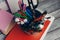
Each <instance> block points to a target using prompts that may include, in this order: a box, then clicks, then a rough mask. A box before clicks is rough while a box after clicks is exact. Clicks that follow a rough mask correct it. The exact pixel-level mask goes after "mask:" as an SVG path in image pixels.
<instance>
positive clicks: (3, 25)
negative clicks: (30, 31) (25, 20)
mask: <svg viewBox="0 0 60 40" xmlns="http://www.w3.org/2000/svg"><path fill="white" fill-rule="evenodd" d="M12 19H13V15H12V14H10V13H9V12H7V11H5V10H0V30H1V31H2V32H4V31H5V30H6V29H7V27H9V25H10V23H11V21H12Z"/></svg>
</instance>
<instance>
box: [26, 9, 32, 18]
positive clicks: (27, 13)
mask: <svg viewBox="0 0 60 40" xmlns="http://www.w3.org/2000/svg"><path fill="white" fill-rule="evenodd" d="M26 15H27V16H28V17H29V18H30V19H32V16H31V15H30V14H29V12H28V11H27V10H26Z"/></svg>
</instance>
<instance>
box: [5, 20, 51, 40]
mask: <svg viewBox="0 0 60 40" xmlns="http://www.w3.org/2000/svg"><path fill="white" fill-rule="evenodd" d="M49 23H50V21H48V20H47V21H46V22H45V26H44V28H43V29H42V31H41V32H39V33H35V34H33V35H28V34H26V33H24V32H23V31H22V30H21V29H20V27H19V25H17V24H16V25H15V26H14V28H13V29H12V31H11V32H10V33H9V34H8V35H7V36H6V39H5V40H40V39H42V38H43V37H44V35H45V31H46V29H47V28H48V26H49Z"/></svg>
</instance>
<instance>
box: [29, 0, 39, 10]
mask: <svg viewBox="0 0 60 40" xmlns="http://www.w3.org/2000/svg"><path fill="white" fill-rule="evenodd" d="M28 4H29V7H31V5H30V4H32V7H33V9H35V8H37V6H38V4H39V0H37V4H36V5H34V4H33V1H32V0H28Z"/></svg>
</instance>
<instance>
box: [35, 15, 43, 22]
mask: <svg viewBox="0 0 60 40" xmlns="http://www.w3.org/2000/svg"><path fill="white" fill-rule="evenodd" d="M43 18H44V17H43V16H40V17H39V18H37V19H35V20H34V22H38V21H41V20H42V19H43Z"/></svg>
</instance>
